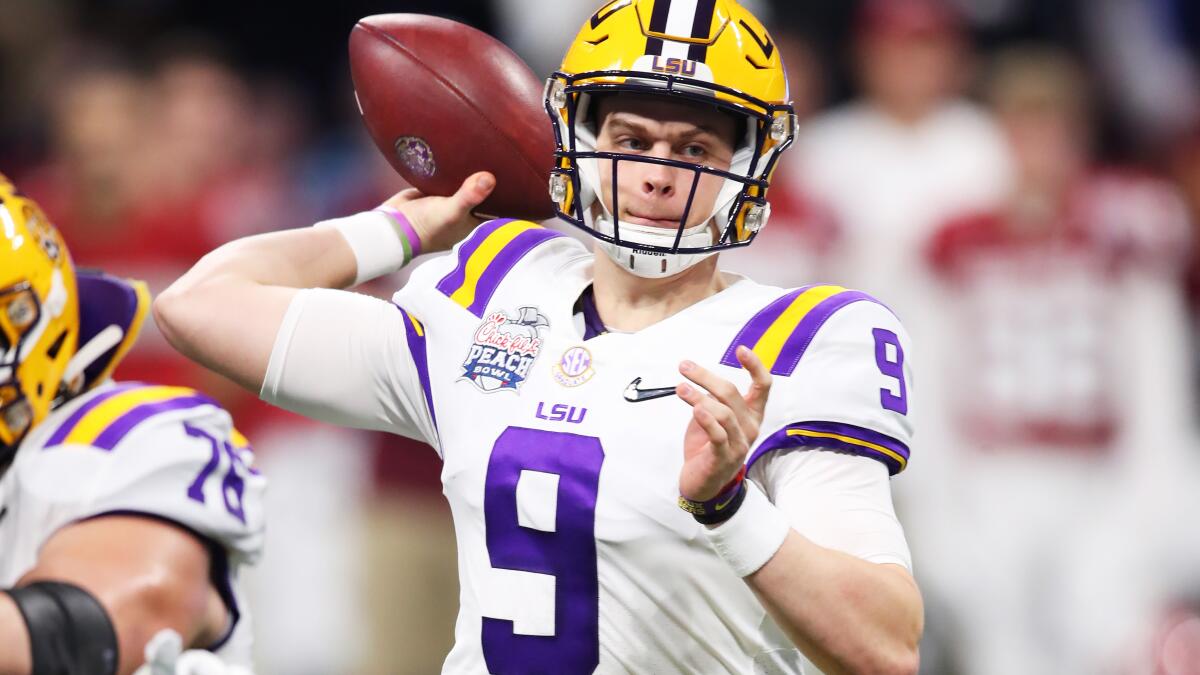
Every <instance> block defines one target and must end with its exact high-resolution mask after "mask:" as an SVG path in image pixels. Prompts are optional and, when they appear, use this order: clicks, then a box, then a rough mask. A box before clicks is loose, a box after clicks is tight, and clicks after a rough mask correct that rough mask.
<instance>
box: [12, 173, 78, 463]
mask: <svg viewBox="0 0 1200 675" xmlns="http://www.w3.org/2000/svg"><path fill="white" fill-rule="evenodd" d="M78 298H79V294H78V293H77V291H76V282H75V267H74V265H72V264H71V256H70V254H69V253H68V252H67V247H66V244H65V243H64V242H63V240H62V236H61V235H60V234H59V233H58V230H56V229H55V228H54V226H53V225H52V224H51V223H50V221H49V220H48V219H47V218H46V215H45V214H44V213H42V209H41V207H39V206H38V205H37V204H36V203H35V202H34V201H33V200H31V199H29V198H27V197H25V196H24V195H22V194H21V193H20V192H18V191H17V189H16V188H15V187H14V186H13V184H12V183H11V182H10V181H9V180H8V179H7V178H5V177H4V176H3V175H0V461H2V460H6V459H7V458H8V456H9V455H10V453H11V451H12V450H13V449H15V448H16V446H17V444H19V443H20V442H21V439H22V438H23V437H24V436H25V434H26V433H27V432H28V431H29V429H31V428H32V427H33V426H34V425H36V424H37V423H38V422H40V421H42V419H44V418H45V417H46V415H47V414H48V413H49V412H50V409H51V407H53V404H54V402H55V400H56V399H58V398H60V396H62V393H63V392H62V391H60V390H61V389H62V382H63V376H64V374H65V373H66V370H67V363H68V362H69V361H70V360H71V357H72V356H74V354H75V348H76V346H77V344H78V340H79V304H78V303H79V299H78Z"/></svg>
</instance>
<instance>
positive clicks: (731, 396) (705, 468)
mask: <svg viewBox="0 0 1200 675" xmlns="http://www.w3.org/2000/svg"><path fill="white" fill-rule="evenodd" d="M737 358H738V361H739V362H740V363H741V364H742V366H743V367H744V368H746V370H747V371H749V372H750V377H751V385H750V388H749V389H748V390H747V391H746V393H745V394H744V395H743V394H742V393H741V392H740V391H738V389H737V387H736V386H735V385H734V384H733V383H732V382H730V381H728V380H726V379H724V378H722V377H719V376H718V375H716V374H715V373H713V372H711V371H709V370H707V369H705V368H702V367H701V366H699V365H697V364H695V363H692V362H691V361H684V362H683V363H681V364H680V366H679V372H680V373H682V374H683V376H684V377H686V378H687V379H688V380H690V381H691V382H692V383H694V384H695V385H697V386H692V385H690V384H688V383H683V384H680V385H679V386H678V387H677V388H676V393H677V394H678V395H679V397H680V398H681V399H683V400H684V401H685V402H687V403H688V404H689V405H691V406H692V420H691V421H690V422H689V423H688V428H687V431H686V432H685V433H684V465H683V471H682V472H681V474H680V478H679V492H680V494H681V495H683V496H684V497H686V498H687V499H690V500H694V501H707V500H708V499H711V498H712V497H714V496H716V495H717V494H718V493H719V492H720V491H721V488H722V487H724V486H725V485H726V484H728V483H729V481H731V480H733V478H734V476H736V475H737V473H738V471H739V470H740V469H741V468H742V465H743V464H744V463H745V461H746V455H747V454H748V453H749V452H750V447H751V446H752V445H753V444H754V441H755V439H757V438H758V433H759V427H760V426H761V425H762V419H763V411H764V410H765V409H766V405H767V396H768V394H769V393H770V390H771V374H770V373H769V372H768V371H767V369H766V367H765V366H763V364H762V361H761V360H759V358H758V356H757V355H755V354H754V352H753V351H751V350H750V349H747V348H746V347H739V348H738V351H737ZM705 392H707V394H706V393H705Z"/></svg>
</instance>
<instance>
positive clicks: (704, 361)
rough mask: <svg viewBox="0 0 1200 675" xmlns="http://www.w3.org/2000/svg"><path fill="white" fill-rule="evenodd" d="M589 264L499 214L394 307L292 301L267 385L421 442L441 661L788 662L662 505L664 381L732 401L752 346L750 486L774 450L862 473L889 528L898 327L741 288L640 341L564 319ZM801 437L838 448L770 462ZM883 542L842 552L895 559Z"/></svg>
mask: <svg viewBox="0 0 1200 675" xmlns="http://www.w3.org/2000/svg"><path fill="white" fill-rule="evenodd" d="M592 260H593V257H592V254H591V253H590V252H589V251H588V250H587V249H586V248H585V247H584V245H583V244H581V243H580V242H579V241H577V240H575V239H573V238H571V237H566V236H563V235H561V234H559V233H556V232H554V231H552V230H548V229H545V228H542V227H540V226H537V225H535V224H533V223H529V222H525V221H514V220H496V221H491V222H489V223H485V224H484V225H482V226H480V227H479V228H478V229H477V230H476V231H475V232H474V233H473V234H472V235H471V236H470V237H468V238H467V239H466V240H464V241H463V242H462V243H460V244H459V246H458V247H457V248H456V249H455V251H454V252H453V253H452V254H450V255H446V256H442V257H440V258H437V259H433V260H431V261H429V262H427V263H426V264H424V265H422V266H421V267H419V268H418V269H416V270H415V271H414V273H413V275H412V277H411V279H410V280H409V282H408V283H407V284H406V285H405V287H404V288H403V289H402V290H401V291H400V292H398V293H397V294H396V295H395V297H394V306H392V305H388V304H387V303H383V302H382V301H379V300H375V299H373V298H368V297H366V296H359V295H355V294H352V293H346V292H343V291H329V290H309V291H304V292H302V293H301V294H300V296H298V298H297V300H296V301H294V302H293V303H292V305H291V307H290V308H289V311H288V314H287V317H286V318H285V320H284V326H283V328H282V329H281V331H280V334H279V337H278V338H277V342H276V345H275V350H274V352H273V354H272V357H271V363H270V366H269V368H268V373H267V376H266V379H265V381H264V386H263V396H264V398H266V399H267V400H268V401H271V402H273V403H277V404H279V405H282V406H284V407H288V408H291V409H293V410H296V411H298V412H301V413H302V414H306V415H309V416H313V417H318V418H320V419H323V420H326V421H332V422H338V423H342V424H350V425H356V426H360V427H366V428H375V429H382V430H388V431H392V432H395V433H399V434H404V435H407V436H411V437H415V438H419V439H423V440H425V441H427V442H429V443H430V444H431V445H433V446H434V448H436V449H437V451H438V452H439V454H440V455H441V457H442V459H443V462H444V467H443V469H442V482H443V486H444V492H445V494H446V496H447V498H448V500H449V502H450V505H451V509H452V513H453V517H454V523H455V529H456V533H457V538H458V557H459V576H460V581H461V596H460V598H459V602H460V605H461V609H460V614H459V618H458V622H457V626H456V643H455V646H454V649H453V650H452V652H451V653H450V655H449V656H448V658H447V660H446V663H445V666H444V672H446V673H455V674H458V673H483V672H491V673H558V674H565V673H592V672H597V673H626V672H628V673H647V674H661V673H702V674H705V675H708V674H712V673H776V672H799V670H800V669H801V666H800V664H801V661H800V658H801V657H800V654H799V652H798V651H797V650H796V648H795V647H794V645H792V644H791V642H790V641H789V640H788V639H787V637H786V636H785V635H784V634H783V632H782V631H781V630H780V628H779V627H778V626H776V624H775V623H774V622H773V621H772V619H771V618H770V617H769V616H768V615H767V613H766V611H765V610H764V609H763V607H762V605H761V604H760V603H759V602H758V600H757V599H756V598H755V596H754V594H753V593H752V592H751V591H750V589H749V587H748V586H746V584H745V583H744V582H743V581H742V579H740V578H739V577H737V576H736V575H735V574H734V573H733V571H732V570H731V569H730V568H729V566H728V565H727V564H726V563H725V562H724V561H723V560H721V559H720V558H719V557H718V556H717V555H716V553H715V552H714V551H713V549H712V548H711V546H710V545H709V543H708V540H707V539H706V538H705V537H704V536H703V531H702V526H701V525H700V524H698V523H697V522H696V521H695V520H694V519H693V518H692V517H691V516H690V515H689V514H688V513H686V512H684V511H683V510H682V509H680V508H679V507H678V506H677V499H678V497H679V487H678V486H679V475H680V470H681V467H682V463H683V447H682V446H683V443H682V441H683V437H684V431H685V429H686V428H687V425H688V422H689V420H690V419H691V414H692V413H691V408H690V407H689V406H688V405H687V404H686V403H684V402H683V401H681V400H679V399H678V398H677V397H675V396H674V395H673V393H674V389H673V388H674V387H675V385H676V384H677V383H679V382H680V381H681V380H682V377H681V376H680V375H679V372H678V370H677V368H678V365H679V362H680V360H682V359H685V358H687V359H692V360H694V361H696V362H697V363H699V364H701V365H703V366H705V367H707V368H710V369H713V370H715V372H716V373H717V374H718V375H720V376H721V377H724V378H727V379H729V380H731V381H733V382H734V383H735V384H737V386H738V387H739V388H740V389H741V390H742V391H745V390H746V388H747V387H748V386H749V384H750V377H749V374H748V373H747V372H746V371H745V370H743V369H742V368H741V367H740V365H738V363H737V361H736V359H735V358H734V351H735V349H736V347H737V346H739V345H747V346H748V347H750V348H752V349H754V350H755V351H756V352H757V353H758V355H759V356H760V357H761V358H762V359H763V361H764V363H765V364H766V365H767V367H768V368H770V369H771V372H772V373H774V375H775V380H774V385H773V388H772V390H771V393H770V397H769V399H768V404H767V410H766V417H765V420H764V422H763V426H762V430H761V433H760V435H759V438H758V441H757V443H756V445H755V447H754V449H753V451H752V454H751V456H750V458H748V461H749V462H750V463H751V464H752V465H753V466H752V468H751V471H750V476H751V477H752V478H754V479H755V480H758V481H760V482H761V483H763V484H764V487H765V488H766V491H767V494H768V496H772V495H771V489H772V488H771V487H770V485H771V484H772V481H771V480H770V477H769V476H764V475H762V472H761V469H762V468H763V467H765V466H768V465H771V464H773V463H774V461H775V459H777V457H776V455H782V454H785V453H784V452H772V451H789V452H787V453H786V454H789V455H792V454H794V455H796V456H802V455H807V456H813V455H824V456H825V457H827V458H830V459H831V460H832V461H835V462H847V463H855V462H857V463H861V464H862V465H865V466H866V467H867V469H868V470H869V471H877V472H878V474H877V476H878V479H879V480H878V483H879V484H881V485H882V491H883V493H884V499H885V501H887V507H886V510H887V511H888V514H887V515H888V517H889V518H891V519H892V522H893V523H894V515H893V514H891V512H890V498H889V497H888V495H887V476H888V475H889V472H890V473H891V474H894V473H897V472H899V471H900V470H901V469H902V468H903V467H904V465H905V464H906V462H907V458H908V447H907V446H908V442H909V437H910V434H911V430H912V425H911V422H910V416H909V415H910V410H909V407H910V406H909V391H908V388H909V383H910V380H911V378H910V367H909V365H908V364H907V363H906V361H905V358H904V355H905V353H906V352H907V351H908V349H909V346H908V337H907V336H906V334H905V333H904V330H903V328H902V327H901V326H900V324H899V322H898V321H897V319H896V317H895V316H893V315H892V313H891V312H890V311H889V310H888V309H887V308H885V307H884V306H882V305H880V304H879V303H878V302H876V301H874V300H873V299H872V298H871V297H869V296H867V295H865V294H863V293H859V292H856V291H849V290H845V289H842V288H838V287H834V286H814V287H810V288H803V289H796V290H785V289H779V288H774V287H768V286H762V285H759V284H756V283H754V282H752V281H749V280H746V279H740V280H738V281H737V282H736V283H734V284H733V285H731V286H730V287H728V288H727V289H725V290H724V291H722V292H720V293H718V294H716V295H713V296H711V297H709V298H706V299H704V300H702V301H700V302H698V303H696V304H694V305H692V306H690V307H688V308H686V309H684V310H682V311H680V312H679V313H677V314H675V315H674V316H671V317H669V318H667V319H665V320H663V321H661V322H659V323H657V324H655V325H652V326H650V327H647V328H645V329H643V330H641V331H638V332H637V333H616V332H607V333H601V334H598V335H594V336H593V335H592V333H593V332H599V330H600V329H598V328H597V326H596V324H597V318H596V317H595V316H589V315H588V312H584V316H583V317H582V318H581V317H579V316H577V310H576V302H577V300H578V299H579V298H580V294H581V292H582V291H584V289H585V288H586V287H587V286H588V285H589V284H590V283H591V280H592V276H591V272H592ZM589 324H590V325H591V326H592V329H596V330H591V329H589V328H588V325H589ZM380 336H384V337H380ZM585 337H588V338H589V339H585ZM813 448H823V449H829V450H834V451H836V452H837V453H844V454H834V453H799V452H790V451H793V450H804V449H813ZM764 457H769V458H770V460H769V461H760V459H763V458H764ZM843 466H844V465H843ZM776 503H777V505H778V500H776ZM868 529H871V528H868ZM883 529H886V527H884V528H883ZM896 531H898V526H896ZM802 533H803V532H802ZM869 536H870V533H863V537H864V538H869ZM898 539H899V542H898V544H896V545H895V546H894V547H893V548H892V550H888V551H857V552H856V553H857V554H860V555H862V557H864V558H866V559H869V560H875V561H879V562H896V563H898V564H904V565H907V549H906V548H905V545H904V543H903V535H902V533H900V534H899V535H898ZM897 548H898V549H901V552H896V551H895V549H897Z"/></svg>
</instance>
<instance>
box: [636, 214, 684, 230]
mask: <svg viewBox="0 0 1200 675" xmlns="http://www.w3.org/2000/svg"><path fill="white" fill-rule="evenodd" d="M679 218H680V217H679V216H675V217H673V218H654V217H651V216H649V215H642V214H638V213H634V212H633V211H626V212H625V217H624V218H622V220H625V221H628V222H630V223H633V224H634V225H645V226H647V227H660V228H669V229H675V228H677V227H679Z"/></svg>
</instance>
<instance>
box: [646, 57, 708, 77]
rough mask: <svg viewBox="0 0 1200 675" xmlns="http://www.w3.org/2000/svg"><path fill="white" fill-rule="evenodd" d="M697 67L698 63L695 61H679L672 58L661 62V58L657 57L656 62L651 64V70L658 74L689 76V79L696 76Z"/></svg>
mask: <svg viewBox="0 0 1200 675" xmlns="http://www.w3.org/2000/svg"><path fill="white" fill-rule="evenodd" d="M696 66H697V63H696V62H695V61H689V60H687V59H677V58H674V57H671V58H667V59H662V60H661V61H660V60H659V58H658V57H657V56H655V57H654V61H653V62H652V63H651V64H650V70H653V71H654V72H656V73H666V74H668V75H687V76H688V77H692V76H694V75H695V74H696Z"/></svg>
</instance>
